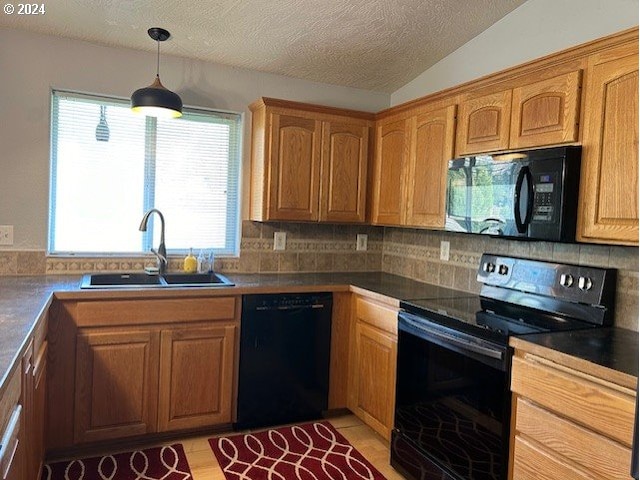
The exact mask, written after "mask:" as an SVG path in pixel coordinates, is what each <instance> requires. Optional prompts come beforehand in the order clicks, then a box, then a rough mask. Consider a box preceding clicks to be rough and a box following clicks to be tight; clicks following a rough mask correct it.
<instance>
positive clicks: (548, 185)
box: [532, 173, 557, 222]
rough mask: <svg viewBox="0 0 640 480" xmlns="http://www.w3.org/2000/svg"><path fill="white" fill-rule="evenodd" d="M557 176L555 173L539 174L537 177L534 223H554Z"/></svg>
mask: <svg viewBox="0 0 640 480" xmlns="http://www.w3.org/2000/svg"><path fill="white" fill-rule="evenodd" d="M556 176H557V174H555V173H539V174H536V176H535V179H534V194H533V195H534V196H533V217H532V220H533V221H534V222H553V218H554V215H553V214H554V211H555V205H556V191H555V185H556Z"/></svg>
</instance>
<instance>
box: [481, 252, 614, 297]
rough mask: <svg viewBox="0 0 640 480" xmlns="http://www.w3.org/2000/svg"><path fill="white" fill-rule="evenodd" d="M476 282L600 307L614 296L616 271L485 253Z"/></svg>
mask: <svg viewBox="0 0 640 480" xmlns="http://www.w3.org/2000/svg"><path fill="white" fill-rule="evenodd" d="M477 280H478V281H479V282H481V283H483V284H485V285H493V286H496V287H501V288H508V289H511V290H517V291H519V292H525V293H534V294H538V295H545V296H548V297H554V298H557V299H559V300H567V301H572V302H579V303H585V304H589V305H599V304H600V303H601V301H602V299H603V296H608V295H612V292H613V291H614V288H615V280H616V270H615V269H610V268H596V267H589V266H584V265H573V264H563V263H553V262H543V261H540V260H529V259H524V258H516V257H507V256H504V255H495V254H490V253H485V254H483V255H482V258H481V259H480V266H479V268H478V276H477Z"/></svg>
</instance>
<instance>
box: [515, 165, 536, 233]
mask: <svg viewBox="0 0 640 480" xmlns="http://www.w3.org/2000/svg"><path fill="white" fill-rule="evenodd" d="M525 178H526V180H527V209H526V213H525V217H524V219H523V218H522V217H521V215H520V201H521V199H522V184H523V183H524V180H525ZM532 213H533V182H532V176H531V170H529V167H528V166H524V167H522V168H521V169H520V171H519V172H518V179H517V180H516V186H515V191H514V194H513V219H514V220H515V223H516V228H517V229H518V233H526V231H527V227H528V226H529V223H530V222H531V216H532Z"/></svg>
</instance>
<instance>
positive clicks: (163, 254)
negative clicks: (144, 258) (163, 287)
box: [140, 208, 168, 274]
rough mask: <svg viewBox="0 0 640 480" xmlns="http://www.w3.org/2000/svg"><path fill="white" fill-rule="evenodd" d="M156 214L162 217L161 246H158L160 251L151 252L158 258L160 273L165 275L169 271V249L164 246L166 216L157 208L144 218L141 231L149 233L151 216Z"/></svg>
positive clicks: (153, 250) (152, 250)
mask: <svg viewBox="0 0 640 480" xmlns="http://www.w3.org/2000/svg"><path fill="white" fill-rule="evenodd" d="M153 212H155V213H157V214H158V216H159V217H160V245H159V246H158V250H155V249H153V248H152V249H151V252H152V253H153V254H154V255H155V256H156V257H157V258H158V273H160V274H163V273H165V272H166V271H167V263H168V262H167V248H166V247H165V246H164V216H163V215H162V212H161V211H160V210H158V209H157V208H152V209H151V210H149V211H148V212H147V213H145V214H144V217H142V221H141V222H140V231H141V232H146V231H147V223H148V222H149V217H150V216H151V214H152V213H153Z"/></svg>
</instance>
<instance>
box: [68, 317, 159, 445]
mask: <svg viewBox="0 0 640 480" xmlns="http://www.w3.org/2000/svg"><path fill="white" fill-rule="evenodd" d="M158 345H159V333H158V332H154V331H152V330H137V329H136V330H133V329H131V330H129V329H123V330H121V331H117V332H113V331H106V332H105V331H100V330H98V331H91V332H80V333H78V337H77V346H76V389H75V429H74V440H75V442H76V443H84V442H95V441H100V440H107V439H111V438H121V437H129V436H133V435H143V434H145V433H150V432H155V431H156V418H157V401H158V358H159V348H158Z"/></svg>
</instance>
